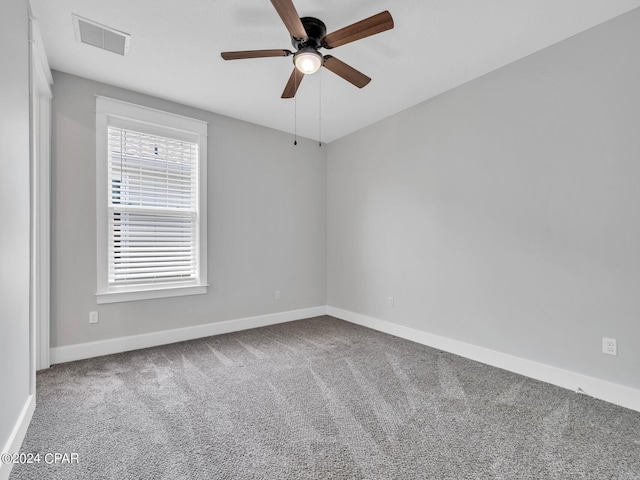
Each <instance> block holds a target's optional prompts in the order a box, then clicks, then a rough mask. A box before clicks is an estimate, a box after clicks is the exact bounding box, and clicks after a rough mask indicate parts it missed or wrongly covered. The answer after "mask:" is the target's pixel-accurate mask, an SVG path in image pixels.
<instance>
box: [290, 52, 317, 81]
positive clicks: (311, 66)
mask: <svg viewBox="0 0 640 480" xmlns="http://www.w3.org/2000/svg"><path fill="white" fill-rule="evenodd" d="M293 63H294V64H295V66H296V68H297V69H298V70H299V71H300V72H302V73H304V74H305V75H310V74H312V73H316V72H317V71H318V70H319V69H320V67H321V66H322V55H320V54H319V53H318V52H317V51H316V50H315V49H313V48H303V49H301V50H299V51H298V53H296V55H295V57H293Z"/></svg>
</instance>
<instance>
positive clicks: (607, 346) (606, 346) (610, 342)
mask: <svg viewBox="0 0 640 480" xmlns="http://www.w3.org/2000/svg"><path fill="white" fill-rule="evenodd" d="M602 353H606V354H607V355H618V341H617V340H616V339H615V338H607V337H602Z"/></svg>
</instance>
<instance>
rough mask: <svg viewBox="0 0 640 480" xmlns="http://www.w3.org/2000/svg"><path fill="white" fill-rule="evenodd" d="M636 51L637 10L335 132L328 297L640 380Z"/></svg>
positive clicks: (614, 377) (631, 382)
mask: <svg viewBox="0 0 640 480" xmlns="http://www.w3.org/2000/svg"><path fill="white" fill-rule="evenodd" d="M638 59H640V10H635V11H633V12H631V13H630V14H627V15H624V16H622V17H619V18H617V19H614V20H612V21H610V22H608V23H605V24H603V25H601V26H598V27H596V28H594V29H592V30H589V31H587V32H585V33H583V34H580V35H578V36H576V37H573V38H570V39H568V40H566V41H564V42H562V43H560V44H557V45H555V46H552V47H550V48H548V49H546V50H543V51H541V52H538V53H536V54H534V55H532V56H530V57H527V58H525V59H523V60H521V61H518V62H516V63H514V64H511V65H508V66H506V67H504V68H502V69H500V70H497V71H495V72H492V73H490V74H488V75H486V76H484V77H482V78H479V79H476V80H475V81H472V82H470V83H468V84H465V85H463V86H461V87H459V88H456V89H455V90H452V91H450V92H448V93H446V94H443V95H441V96H439V97H437V98H434V99H432V100H431V101H428V102H426V103H423V104H421V105H418V106H416V107H414V108H412V109H409V110H407V111H404V112H402V113H400V114H398V115H395V116H393V117H390V118H387V119H386V120H384V121H382V122H379V123H377V124H375V125H373V126H370V127H368V128H366V129H363V130H361V131H359V132H356V133H354V134H352V135H350V136H348V137H346V138H343V139H341V140H338V141H336V142H333V143H332V144H330V145H329V149H328V166H327V188H328V190H327V201H328V206H327V218H328V225H327V236H328V244H327V249H328V250H327V262H328V265H327V270H328V275H327V281H328V291H327V296H328V302H327V303H328V304H329V305H331V306H334V307H338V308H342V309H346V310H350V311H353V312H357V313H360V314H364V315H369V316H372V317H375V318H379V319H383V320H388V321H391V322H395V323H397V324H401V325H405V326H408V327H413V328H416V329H419V330H422V331H426V332H430V333H433V334H438V335H441V336H445V337H449V338H453V339H457V340H460V341H463V342H468V343H471V344H474V345H479V346H482V347H486V348H490V349H494V350H497V351H500V352H504V353H507V354H513V355H516V356H518V357H523V358H526V359H531V360H534V361H539V362H542V363H545V364H549V365H553V366H556V367H560V368H564V369H568V370H571V371H574V372H578V373H583V374H587V375H590V376H593V377H596V378H602V379H606V380H610V381H613V382H617V383H620V384H623V385H627V386H630V387H635V388H640V375H639V372H640V345H639V341H640V250H639V246H640V221H639V219H640V215H639V213H640V212H639V207H640V188H639V181H640V88H639V86H640V61H638ZM427 61H428V60H427ZM389 296H394V297H395V302H396V304H395V308H389V307H387V306H386V302H387V298H388V297H389ZM603 336H610V337H614V338H617V339H618V350H619V356H618V357H611V356H605V355H603V354H601V353H600V351H601V338H602V337H603Z"/></svg>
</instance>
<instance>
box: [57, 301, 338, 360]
mask: <svg viewBox="0 0 640 480" xmlns="http://www.w3.org/2000/svg"><path fill="white" fill-rule="evenodd" d="M325 312H326V307H325V306H324V305H323V306H320V307H311V308H304V309H301V310H291V311H288V312H279V313H271V314H268V315H260V316H257V317H247V318H239V319H236V320H226V321H223V322H215V323H208V324H205V325H194V326H192V327H184V328H176V329H173V330H163V331H160V332H152V333H145V334H142V335H131V336H128V337H120V338H113V339H109V340H101V341H97V342H88V343H79V344H76V345H67V346H64V347H55V348H52V349H51V363H52V364H56V363H64V362H71V361H74V360H82V359H84V358H92V357H99V356H102V355H110V354H112V353H120V352H127V351H130V350H137V349H140V348H149V347H157V346H159V345H166V344H168V343H175V342H183V341H185V340H193V339H196V338H202V337H209V336H211V335H220V334H223V333H230V332H237V331H240V330H247V329H249V328H258V327H266V326H268V325H275V324H277V323H283V322H292V321H294V320H302V319H305V318H311V317H318V316H321V315H324V314H325Z"/></svg>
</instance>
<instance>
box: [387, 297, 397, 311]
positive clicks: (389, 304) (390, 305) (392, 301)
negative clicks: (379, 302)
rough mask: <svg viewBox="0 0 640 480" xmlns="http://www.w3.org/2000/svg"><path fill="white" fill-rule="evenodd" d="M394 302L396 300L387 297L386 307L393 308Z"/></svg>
mask: <svg viewBox="0 0 640 480" xmlns="http://www.w3.org/2000/svg"><path fill="white" fill-rule="evenodd" d="M395 304H396V301H395V300H394V298H393V297H389V299H388V300H387V307H391V308H393V307H394V305H395Z"/></svg>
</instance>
